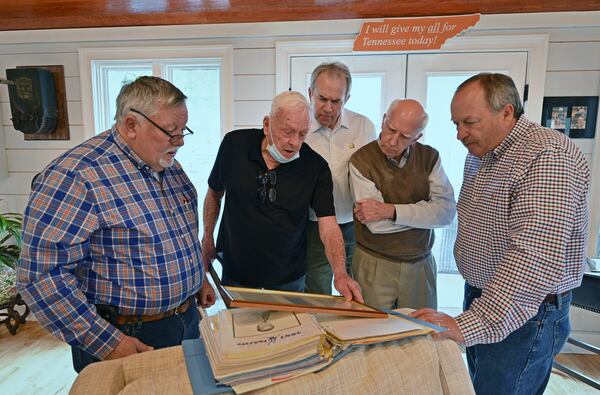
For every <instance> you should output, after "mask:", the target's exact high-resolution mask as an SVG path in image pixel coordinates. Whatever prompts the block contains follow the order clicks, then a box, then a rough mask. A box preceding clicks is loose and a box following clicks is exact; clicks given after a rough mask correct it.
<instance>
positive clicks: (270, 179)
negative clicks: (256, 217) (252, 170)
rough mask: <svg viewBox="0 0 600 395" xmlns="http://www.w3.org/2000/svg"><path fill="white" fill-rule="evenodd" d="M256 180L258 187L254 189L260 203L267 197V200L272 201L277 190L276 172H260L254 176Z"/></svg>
mask: <svg viewBox="0 0 600 395" xmlns="http://www.w3.org/2000/svg"><path fill="white" fill-rule="evenodd" d="M256 181H258V189H257V190H256V192H257V193H258V200H260V202H261V203H265V202H266V201H267V199H268V200H269V202H271V203H273V202H274V201H275V199H276V198H277V191H276V190H275V184H276V183H277V173H275V170H268V171H265V172H262V173H260V174H259V175H258V176H256Z"/></svg>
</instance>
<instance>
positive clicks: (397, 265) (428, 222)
mask: <svg viewBox="0 0 600 395" xmlns="http://www.w3.org/2000/svg"><path fill="white" fill-rule="evenodd" d="M427 119H428V117H427V113H426V112H425V110H424V109H423V107H422V106H421V104H420V103H419V102H417V101H415V100H395V101H393V102H392V104H391V105H390V107H389V109H388V111H387V113H386V114H385V115H384V117H383V121H382V125H381V133H380V135H379V139H378V140H377V141H373V142H371V143H370V144H367V145H365V146H364V147H362V148H361V149H360V150H358V151H357V152H356V153H355V154H354V155H353V156H352V158H351V159H350V187H351V191H352V197H353V199H354V202H355V208H354V223H355V230H356V244H357V248H356V250H355V252H354V258H353V261H352V272H353V274H354V277H355V279H356V281H358V283H359V284H360V286H361V288H362V295H363V297H364V300H365V303H367V304H368V305H371V306H373V307H377V308H386V309H393V308H396V307H411V308H421V307H431V308H436V307H437V293H436V264H435V260H434V258H433V256H432V255H431V248H432V246H433V240H434V234H433V228H437V227H442V226H445V225H448V224H450V223H451V222H452V220H453V218H454V214H455V212H456V203H455V201H454V191H453V189H452V186H451V185H450V182H449V181H448V178H447V177H446V174H445V173H444V169H443V168H442V164H441V161H440V157H439V153H438V151H436V150H435V149H434V148H432V147H430V146H428V145H424V144H421V143H418V142H417V140H418V139H419V138H420V137H421V136H422V131H423V129H424V128H425V126H426V124H427Z"/></svg>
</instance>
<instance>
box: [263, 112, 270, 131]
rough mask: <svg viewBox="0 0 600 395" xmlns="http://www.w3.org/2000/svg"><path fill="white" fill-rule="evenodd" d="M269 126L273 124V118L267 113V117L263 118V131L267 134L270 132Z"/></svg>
mask: <svg viewBox="0 0 600 395" xmlns="http://www.w3.org/2000/svg"><path fill="white" fill-rule="evenodd" d="M269 126H271V119H270V118H269V116H268V115H265V117H264V118H263V133H264V134H265V136H266V135H267V134H268V133H267V129H269Z"/></svg>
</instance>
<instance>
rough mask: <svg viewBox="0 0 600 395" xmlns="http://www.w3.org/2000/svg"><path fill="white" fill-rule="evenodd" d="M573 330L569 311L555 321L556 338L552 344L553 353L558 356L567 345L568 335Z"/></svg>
mask: <svg viewBox="0 0 600 395" xmlns="http://www.w3.org/2000/svg"><path fill="white" fill-rule="evenodd" d="M569 332H571V321H570V320H569V311H568V310H567V311H566V312H565V314H564V315H563V316H562V317H561V318H559V319H557V320H556V321H555V322H554V340H553V344H552V355H554V356H556V355H557V354H558V353H559V352H560V350H561V349H562V348H563V346H564V345H565V342H566V341H567V337H568V336H569Z"/></svg>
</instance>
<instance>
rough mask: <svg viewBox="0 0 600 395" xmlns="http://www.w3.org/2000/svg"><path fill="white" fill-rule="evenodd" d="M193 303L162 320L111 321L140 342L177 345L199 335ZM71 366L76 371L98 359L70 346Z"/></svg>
mask: <svg viewBox="0 0 600 395" xmlns="http://www.w3.org/2000/svg"><path fill="white" fill-rule="evenodd" d="M193 299H194V303H192V305H191V306H190V307H189V308H188V309H187V310H186V312H185V313H183V314H175V315H172V316H170V317H167V318H163V319H162V320H157V321H151V322H140V323H135V324H126V325H119V324H115V323H112V322H111V324H113V325H114V326H115V327H116V328H117V329H118V330H120V331H121V332H123V333H124V334H126V335H127V336H131V337H135V338H136V339H138V340H140V341H141V342H142V343H144V344H147V345H149V346H152V347H154V348H155V349H157V348H165V347H171V346H177V345H179V344H181V341H182V340H187V339H197V338H199V337H200V328H199V326H200V314H198V308H197V307H196V302H195V298H193ZM71 354H72V356H73V368H75V371H76V372H77V373H79V372H81V370H82V369H83V368H85V367H86V366H87V365H89V364H90V363H93V362H98V361H99V359H98V358H96V357H94V356H93V355H91V354H90V353H88V352H87V351H84V350H82V349H81V348H79V347H71Z"/></svg>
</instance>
